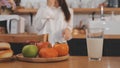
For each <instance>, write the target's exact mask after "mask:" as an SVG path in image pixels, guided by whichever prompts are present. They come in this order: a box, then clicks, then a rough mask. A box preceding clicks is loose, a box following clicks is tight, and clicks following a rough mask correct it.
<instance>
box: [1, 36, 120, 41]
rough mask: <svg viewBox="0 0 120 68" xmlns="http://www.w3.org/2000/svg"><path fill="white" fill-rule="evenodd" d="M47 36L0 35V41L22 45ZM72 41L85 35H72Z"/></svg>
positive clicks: (44, 39) (115, 37)
mask: <svg viewBox="0 0 120 68" xmlns="http://www.w3.org/2000/svg"><path fill="white" fill-rule="evenodd" d="M47 38H48V36H46V35H36V34H0V41H3V42H13V43H23V42H25V41H28V40H30V41H31V40H33V41H47ZM73 39H85V34H77V35H73ZM105 39H120V35H105Z"/></svg>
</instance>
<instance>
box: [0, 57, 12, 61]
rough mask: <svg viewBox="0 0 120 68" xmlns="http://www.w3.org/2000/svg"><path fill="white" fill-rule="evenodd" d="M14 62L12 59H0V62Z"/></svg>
mask: <svg viewBox="0 0 120 68" xmlns="http://www.w3.org/2000/svg"><path fill="white" fill-rule="evenodd" d="M12 60H14V57H8V58H0V62H9V61H12Z"/></svg>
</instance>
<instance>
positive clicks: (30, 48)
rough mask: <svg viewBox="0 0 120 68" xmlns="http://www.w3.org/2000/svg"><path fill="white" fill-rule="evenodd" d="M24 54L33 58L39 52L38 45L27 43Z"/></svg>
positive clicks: (23, 50)
mask: <svg viewBox="0 0 120 68" xmlns="http://www.w3.org/2000/svg"><path fill="white" fill-rule="evenodd" d="M22 54H23V56H24V57H28V58H33V57H36V56H37V54H38V48H37V46H36V45H26V46H24V47H23V49H22Z"/></svg>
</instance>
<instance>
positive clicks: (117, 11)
mask: <svg viewBox="0 0 120 68" xmlns="http://www.w3.org/2000/svg"><path fill="white" fill-rule="evenodd" d="M73 10H74V13H81V14H91V13H93V12H96V13H100V8H73ZM112 11H114V13H115V14H120V8H104V13H105V14H111V13H112ZM36 12H37V9H32V8H31V9H29V8H17V9H16V10H15V11H14V13H17V14H29V13H32V14H35V13H36Z"/></svg>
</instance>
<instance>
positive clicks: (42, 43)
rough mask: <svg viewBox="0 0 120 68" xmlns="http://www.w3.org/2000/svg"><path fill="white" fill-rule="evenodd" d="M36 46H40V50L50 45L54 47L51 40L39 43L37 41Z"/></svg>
mask: <svg viewBox="0 0 120 68" xmlns="http://www.w3.org/2000/svg"><path fill="white" fill-rule="evenodd" d="M36 46H37V47H38V49H39V50H40V49H41V48H49V47H52V46H51V44H50V43H49V42H38V43H36Z"/></svg>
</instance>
